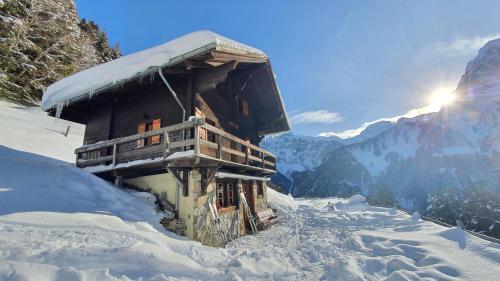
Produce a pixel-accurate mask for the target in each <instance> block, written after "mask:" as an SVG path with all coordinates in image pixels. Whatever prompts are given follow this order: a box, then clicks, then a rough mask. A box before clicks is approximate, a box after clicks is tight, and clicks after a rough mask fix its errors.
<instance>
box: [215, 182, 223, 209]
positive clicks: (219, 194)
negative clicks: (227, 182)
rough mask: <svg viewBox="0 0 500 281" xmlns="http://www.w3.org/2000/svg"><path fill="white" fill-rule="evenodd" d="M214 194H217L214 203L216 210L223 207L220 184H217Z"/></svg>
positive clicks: (221, 186) (221, 185)
mask: <svg viewBox="0 0 500 281" xmlns="http://www.w3.org/2000/svg"><path fill="white" fill-rule="evenodd" d="M216 194H217V201H216V205H217V208H222V207H224V185H223V184H222V183H221V182H219V183H217V190H216Z"/></svg>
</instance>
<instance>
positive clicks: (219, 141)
mask: <svg viewBox="0 0 500 281" xmlns="http://www.w3.org/2000/svg"><path fill="white" fill-rule="evenodd" d="M215 137H216V138H217V158H219V159H222V136H221V135H216V136H215Z"/></svg>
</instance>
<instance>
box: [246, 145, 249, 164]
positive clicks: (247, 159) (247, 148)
mask: <svg viewBox="0 0 500 281" xmlns="http://www.w3.org/2000/svg"><path fill="white" fill-rule="evenodd" d="M248 150H250V148H249V147H248V146H245V165H247V166H248V165H249V163H250V158H249V157H248Z"/></svg>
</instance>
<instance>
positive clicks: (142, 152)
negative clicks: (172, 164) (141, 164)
mask: <svg viewBox="0 0 500 281" xmlns="http://www.w3.org/2000/svg"><path fill="white" fill-rule="evenodd" d="M162 151H163V146H162V145H151V146H145V147H141V148H138V149H134V150H130V151H123V152H118V160H119V161H122V160H124V159H127V158H135V157H139V158H141V159H148V158H150V157H151V155H153V154H158V153H161V154H163V153H162ZM141 156H142V157H141Z"/></svg>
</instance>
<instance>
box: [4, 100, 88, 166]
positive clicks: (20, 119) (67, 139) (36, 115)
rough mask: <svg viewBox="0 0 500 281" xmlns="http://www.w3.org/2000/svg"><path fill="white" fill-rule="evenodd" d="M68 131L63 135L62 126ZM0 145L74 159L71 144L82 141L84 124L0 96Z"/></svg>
mask: <svg viewBox="0 0 500 281" xmlns="http://www.w3.org/2000/svg"><path fill="white" fill-rule="evenodd" d="M68 126H69V131H68V134H67V136H64V134H65V133H66V130H67V129H68ZM0 127H1V128H2V131H3V132H5V133H2V136H1V137H0V146H7V147H10V148H13V149H17V150H21V151H27V152H33V153H36V154H41V155H45V156H47V157H51V158H55V159H59V160H63V161H66V162H69V163H74V162H75V148H77V147H79V146H81V145H82V144H83V135H84V133H85V126H84V125H81V124H77V123H72V122H69V121H66V120H62V119H55V118H52V117H49V116H47V113H45V112H44V111H42V110H41V109H40V108H39V107H24V106H20V105H15V104H12V103H8V102H5V101H2V100H0Z"/></svg>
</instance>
